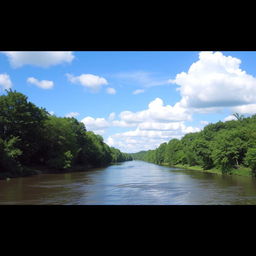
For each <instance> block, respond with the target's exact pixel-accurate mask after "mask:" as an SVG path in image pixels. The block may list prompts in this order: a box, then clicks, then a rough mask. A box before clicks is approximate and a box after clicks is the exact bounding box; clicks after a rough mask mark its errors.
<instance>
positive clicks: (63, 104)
mask: <svg viewBox="0 0 256 256" xmlns="http://www.w3.org/2000/svg"><path fill="white" fill-rule="evenodd" d="M8 88H12V89H14V90H17V91H19V92H22V93H24V94H26V95H27V96H28V98H29V100H30V101H32V102H33V103H35V104H36V105H37V106H40V107H44V108H46V109H47V111H49V112H51V113H52V114H55V115H57V116H61V117H64V116H74V117H76V118H77V119H78V120H79V121H82V122H84V123H85V126H86V128H87V130H92V131H94V132H95V133H98V134H100V135H102V136H103V138H104V141H105V142H106V143H108V144H109V145H110V146H114V147H117V148H119V149H120V150H122V151H124V152H137V151H140V150H148V149H154V148H155V147H157V146H158V145H159V144H160V143H162V142H165V141H169V140H170V139H171V138H181V137H182V136H183V135H184V134H186V133H188V132H196V131H199V130H200V129H202V128H203V127H204V126H205V125H206V124H207V123H211V122H217V121H219V120H221V121H227V120H231V119H232V118H233V117H232V113H235V112H238V113H241V114H244V115H246V116H247V115H252V114H254V113H256V96H254V95H256V52H251V51H248V52H246V51H244V52H217V51H214V52H197V51H183V52H174V51H169V52H166V51H155V52H153V51H152V52H151V51H143V52H139V51H134V52H133V51H126V52H122V51H109V52H104V51H99V52H94V51H92V52H1V54H0V93H1V94H3V93H4V89H8ZM254 90H255V91H254ZM111 113H112V114H111Z"/></svg>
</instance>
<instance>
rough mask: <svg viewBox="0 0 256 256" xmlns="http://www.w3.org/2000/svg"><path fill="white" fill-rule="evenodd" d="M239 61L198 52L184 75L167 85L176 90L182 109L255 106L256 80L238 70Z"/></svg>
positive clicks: (219, 54)
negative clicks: (178, 93) (171, 84)
mask: <svg viewBox="0 0 256 256" xmlns="http://www.w3.org/2000/svg"><path fill="white" fill-rule="evenodd" d="M240 64H241V60H240V59H238V58H234V57H231V56H224V55H223V54H222V53H221V52H215V53H213V52H200V53H199V60H198V61H197V62H195V63H193V64H192V65H191V66H190V68H189V70H188V72H181V73H179V74H177V75H176V78H175V79H174V80H169V82H170V83H175V84H177V85H179V86H180V88H178V90H179V91H180V94H181V96H182V99H181V101H180V103H181V106H182V107H192V108H214V107H232V106H239V105H245V104H250V103H254V102H256V78H255V77H253V76H252V75H249V74H247V73H246V72H245V71H243V70H241V69H240Z"/></svg>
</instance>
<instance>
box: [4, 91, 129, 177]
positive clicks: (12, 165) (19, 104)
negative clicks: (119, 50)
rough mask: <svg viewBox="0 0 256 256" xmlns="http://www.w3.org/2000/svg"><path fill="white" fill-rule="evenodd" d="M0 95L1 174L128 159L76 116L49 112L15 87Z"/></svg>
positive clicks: (95, 164)
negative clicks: (29, 99) (56, 114)
mask: <svg viewBox="0 0 256 256" xmlns="http://www.w3.org/2000/svg"><path fill="white" fill-rule="evenodd" d="M6 92H7V93H6V95H2V96H0V174H1V173H6V172H8V173H13V174H17V175H18V174H20V175H22V174H25V173H26V172H28V170H29V168H28V167H31V166H43V167H47V168H50V169H58V170H64V169H69V168H72V167H73V166H77V165H84V166H93V167H97V166H104V165H107V164H110V163H113V162H121V161H126V160H131V157H130V156H129V155H128V154H125V153H122V152H120V150H118V149H116V148H113V147H109V146H108V145H107V144H105V143H104V142H103V138H102V137H101V136H100V135H96V134H94V133H93V132H90V131H86V128H85V126H84V124H83V123H81V122H79V121H77V120H76V119H75V118H66V117H64V118H62V117H57V116H54V115H50V114H49V113H48V112H47V111H46V110H45V109H43V108H39V107H37V106H36V105H34V104H33V103H31V102H29V101H28V99H27V97H26V96H25V95H23V94H22V93H18V92H16V91H12V90H9V91H6Z"/></svg>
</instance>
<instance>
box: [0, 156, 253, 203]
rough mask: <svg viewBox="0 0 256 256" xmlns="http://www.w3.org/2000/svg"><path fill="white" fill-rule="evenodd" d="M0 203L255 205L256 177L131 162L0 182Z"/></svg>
mask: <svg viewBox="0 0 256 256" xmlns="http://www.w3.org/2000/svg"><path fill="white" fill-rule="evenodd" d="M0 204H1V205H3V204H9V205H19V204H25V205H39V204H40V205H52V204H54V205H88V204H89V205H104V204H108V205H208V204H213V205H230V204H232V205H240V204H256V179H255V178H248V177H240V176H223V175H217V174H210V173H202V172H198V171H193V170H181V169H178V168H170V167H165V166H159V165H155V164H151V163H146V162H142V161H128V162H124V163H121V164H116V165H111V166H109V167H107V168H99V169H92V170H89V171H84V172H73V173H63V174H40V175H35V176H30V177H24V178H14V179H10V180H9V181H7V180H0Z"/></svg>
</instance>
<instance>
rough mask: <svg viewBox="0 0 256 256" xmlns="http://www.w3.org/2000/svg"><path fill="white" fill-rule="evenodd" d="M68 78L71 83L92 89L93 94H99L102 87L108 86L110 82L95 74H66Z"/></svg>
mask: <svg viewBox="0 0 256 256" xmlns="http://www.w3.org/2000/svg"><path fill="white" fill-rule="evenodd" d="M66 76H67V78H68V80H69V81H70V82H71V83H74V84H81V85H82V86H84V87H86V88H88V89H90V90H91V91H92V92H97V91H99V90H100V88H101V86H102V85H107V84H108V81H107V80H106V79H105V78H104V77H100V76H96V75H93V74H82V75H80V76H74V75H72V74H66Z"/></svg>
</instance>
